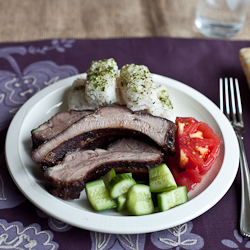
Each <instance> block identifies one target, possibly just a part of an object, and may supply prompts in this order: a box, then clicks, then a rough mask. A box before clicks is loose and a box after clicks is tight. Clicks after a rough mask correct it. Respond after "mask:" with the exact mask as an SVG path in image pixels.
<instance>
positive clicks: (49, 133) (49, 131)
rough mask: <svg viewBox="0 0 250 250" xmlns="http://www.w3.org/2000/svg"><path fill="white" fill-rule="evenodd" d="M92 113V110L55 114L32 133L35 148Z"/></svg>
mask: <svg viewBox="0 0 250 250" xmlns="http://www.w3.org/2000/svg"><path fill="white" fill-rule="evenodd" d="M92 112H93V111H90V110H84V111H76V110H70V111H65V112H59V113H57V114H55V115H54V116H53V117H52V118H51V119H49V120H48V121H47V122H45V123H43V124H42V125H40V126H39V127H38V128H35V129H33V130H32V131H31V138H32V143H33V148H37V147H38V146H39V145H40V144H42V143H43V142H45V141H47V140H49V139H51V138H52V137H54V136H55V135H57V134H59V133H60V132H62V131H63V130H64V129H66V128H67V127H69V126H70V125H71V124H73V123H74V122H76V121H78V120H80V119H81V118H82V117H83V116H85V115H88V114H90V113H92Z"/></svg>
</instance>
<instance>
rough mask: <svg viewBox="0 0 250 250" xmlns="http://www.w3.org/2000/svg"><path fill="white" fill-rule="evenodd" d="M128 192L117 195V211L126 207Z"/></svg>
mask: <svg viewBox="0 0 250 250" xmlns="http://www.w3.org/2000/svg"><path fill="white" fill-rule="evenodd" d="M126 200H127V194H122V195H120V196H118V197H117V207H116V212H121V211H122V210H124V209H125V208H126Z"/></svg>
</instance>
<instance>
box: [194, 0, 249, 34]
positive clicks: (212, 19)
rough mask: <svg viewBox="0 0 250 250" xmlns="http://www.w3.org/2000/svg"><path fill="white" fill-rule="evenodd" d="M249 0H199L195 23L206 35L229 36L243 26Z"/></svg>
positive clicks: (236, 32)
mask: <svg viewBox="0 0 250 250" xmlns="http://www.w3.org/2000/svg"><path fill="white" fill-rule="evenodd" d="M248 5H249V0H197V3H196V17H195V25H196V27H197V28H198V30H199V31H200V33H202V34H203V35H205V36H208V37H213V38H221V39H223V38H229V37H233V36H235V35H237V34H238V33H239V32H240V31H241V30H242V28H243V26H244V23H245V20H246V16H247V10H248Z"/></svg>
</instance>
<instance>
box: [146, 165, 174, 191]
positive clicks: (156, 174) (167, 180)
mask: <svg viewBox="0 0 250 250" xmlns="http://www.w3.org/2000/svg"><path fill="white" fill-rule="evenodd" d="M149 186H150V191H151V192H152V193H161V192H165V191H169V190H172V189H175V188H176V187H177V184H176V181H175V179H174V177H173V175H172V173H171V171H170V169H169V168H168V166H167V165H166V164H165V163H163V164H160V165H158V166H155V167H152V168H151V169H149Z"/></svg>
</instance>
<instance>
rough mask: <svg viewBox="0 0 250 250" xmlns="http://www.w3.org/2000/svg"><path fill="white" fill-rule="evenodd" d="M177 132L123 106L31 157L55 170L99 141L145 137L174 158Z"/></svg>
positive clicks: (104, 111)
mask: <svg viewBox="0 0 250 250" xmlns="http://www.w3.org/2000/svg"><path fill="white" fill-rule="evenodd" d="M93 124H94V125H93ZM176 128H177V126H176V124H175V123H173V122H171V121H169V120H167V119H164V118H161V117H156V116H152V115H151V114H149V113H146V112H141V111H136V112H132V111H131V110H130V109H128V108H127V107H124V106H108V107H101V108H98V109H97V110H96V111H95V112H94V113H92V114H90V115H87V116H85V117H83V118H82V119H80V120H79V121H77V122H75V123H74V124H72V125H71V126H69V127H68V128H67V129H65V130H64V131H63V132H61V133H59V134H58V135H57V136H56V137H54V138H52V139H51V140H49V141H47V142H45V143H43V144H41V145H40V146H39V147H38V148H37V149H35V150H34V151H33V152H32V154H31V157H32V159H33V161H34V162H36V163H39V164H42V165H43V166H52V165H54V164H56V162H58V161H60V160H61V159H62V158H63V156H64V155H65V154H66V153H68V152H75V151H78V150H81V149H86V148H94V147H93V146H95V147H98V142H99V140H100V139H102V141H105V139H107V140H109V139H108V138H110V137H111V138H119V137H124V136H143V137H145V136H146V137H148V138H149V139H151V140H153V141H154V142H155V143H156V144H158V145H159V146H160V147H161V148H162V149H163V150H164V151H165V153H166V154H167V155H173V154H174V153H175V146H174V144H175V132H176Z"/></svg>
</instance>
